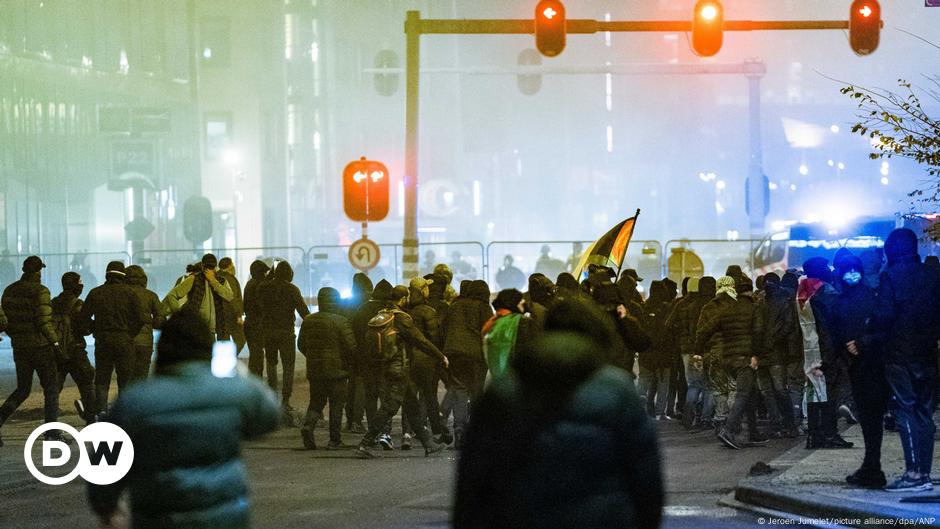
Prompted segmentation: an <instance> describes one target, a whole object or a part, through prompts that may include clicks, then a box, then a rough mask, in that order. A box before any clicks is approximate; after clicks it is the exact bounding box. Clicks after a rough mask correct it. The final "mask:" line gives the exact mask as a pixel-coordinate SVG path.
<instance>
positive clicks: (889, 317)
mask: <svg viewBox="0 0 940 529" xmlns="http://www.w3.org/2000/svg"><path fill="white" fill-rule="evenodd" d="M878 299H879V309H878V314H879V320H880V325H881V326H882V327H883V328H884V329H885V331H886V336H885V344H884V346H885V355H886V361H887V362H888V363H897V364H902V365H903V364H907V363H908V362H911V361H918V362H936V361H937V338H938V332H940V321H938V320H940V306H938V305H940V277H938V274H937V272H936V271H934V270H933V269H931V268H930V267H929V266H927V265H925V264H923V263H921V262H920V259H919V257H918V256H917V255H909V256H901V257H898V258H896V259H894V261H893V262H891V261H889V265H888V268H887V269H886V270H885V271H884V272H882V274H881V279H880V280H879V282H878ZM11 321H12V320H11Z"/></svg>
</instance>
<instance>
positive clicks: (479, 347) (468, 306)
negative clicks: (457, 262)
mask: <svg viewBox="0 0 940 529" xmlns="http://www.w3.org/2000/svg"><path fill="white" fill-rule="evenodd" d="M489 298H490V292H489V289H488V288H487V286H486V283H484V282H483V281H473V282H471V283H470V284H469V285H468V286H467V292H466V294H465V295H463V296H460V297H459V298H457V301H454V303H453V305H451V306H450V308H449V309H448V311H447V315H446V316H445V317H444V322H443V332H444V354H445V355H447V357H448V358H449V357H461V358H469V359H472V360H478V361H480V362H483V361H484V359H483V335H482V334H481V331H482V330H483V326H484V325H485V324H486V322H487V321H488V320H489V319H490V317H491V316H493V309H492V307H490V299H489Z"/></svg>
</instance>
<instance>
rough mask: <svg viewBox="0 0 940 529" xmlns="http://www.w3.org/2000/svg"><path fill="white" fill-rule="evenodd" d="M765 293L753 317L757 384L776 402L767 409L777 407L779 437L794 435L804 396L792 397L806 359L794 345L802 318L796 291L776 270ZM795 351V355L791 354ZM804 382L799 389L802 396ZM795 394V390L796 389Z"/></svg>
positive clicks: (765, 278)
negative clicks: (757, 365) (798, 312)
mask: <svg viewBox="0 0 940 529" xmlns="http://www.w3.org/2000/svg"><path fill="white" fill-rule="evenodd" d="M763 283H764V295H763V296H762V299H760V300H759V301H758V302H757V315H756V318H755V320H754V324H755V329H754V340H755V347H756V348H757V352H758V355H759V357H760V360H761V361H760V364H761V365H760V370H759V372H758V374H759V377H758V385H759V386H760V389H761V394H762V395H764V397H765V399H766V400H767V401H772V402H774V403H775V404H776V405H775V406H768V411H770V410H778V411H779V414H780V421H781V422H780V424H778V425H777V427H778V431H777V432H775V434H776V436H777V437H786V438H794V437H796V436H798V435H799V421H798V419H799V412H798V410H800V409H801V408H802V396H801V397H800V398H799V400H791V389H790V387H789V383H790V380H791V379H792V378H796V379H797V380H800V381H802V379H803V378H804V377H805V375H804V374H803V368H802V364H803V359H802V356H801V355H800V354H799V350H798V349H797V350H796V351H794V349H795V348H793V347H791V344H792V343H793V341H794V339H795V337H796V336H799V335H800V326H799V318H798V316H797V312H796V303H795V302H794V300H795V297H796V292H795V291H793V290H790V289H788V288H786V287H784V286H783V285H782V284H781V281H780V276H778V275H777V274H774V273H770V274H767V275H766V276H764V281H763ZM793 352H796V353H797V354H796V355H793V354H791V353H793ZM802 387H803V386H802V384H799V392H800V395H802ZM794 393H795V391H794Z"/></svg>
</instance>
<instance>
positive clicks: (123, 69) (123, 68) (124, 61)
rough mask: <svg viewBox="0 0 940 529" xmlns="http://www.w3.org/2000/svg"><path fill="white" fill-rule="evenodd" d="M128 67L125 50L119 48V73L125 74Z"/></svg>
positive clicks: (128, 69) (129, 67)
mask: <svg viewBox="0 0 940 529" xmlns="http://www.w3.org/2000/svg"><path fill="white" fill-rule="evenodd" d="M130 69H131V66H130V63H128V62H127V51H125V50H121V73H125V74H126V73H127V72H128V71H130Z"/></svg>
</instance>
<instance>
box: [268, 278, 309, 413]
mask: <svg viewBox="0 0 940 529" xmlns="http://www.w3.org/2000/svg"><path fill="white" fill-rule="evenodd" d="M293 279H294V269H293V268H291V266H290V263H288V262H287V261H281V262H279V263H278V264H277V266H276V267H275V268H274V277H273V278H271V279H269V280H268V281H266V282H265V283H263V284H262V285H261V287H260V289H259V295H260V297H261V309H262V318H263V321H264V354H265V363H266V364H267V369H268V386H269V387H270V388H271V389H272V390H274V391H277V361H278V357H280V359H281V363H282V364H283V375H284V376H283V384H282V386H281V411H282V413H283V415H284V419H285V421H286V422H287V423H288V424H292V422H293V419H292V417H293V411H294V410H293V408H291V405H290V397H291V395H292V394H293V392H294V361H295V360H296V357H297V349H296V343H297V335H296V334H295V331H294V322H295V321H296V316H295V315H294V313H295V312H296V313H297V314H298V315H299V316H300V318H301V319H303V318H306V317H307V315H308V314H310V309H308V308H307V302H305V301H304V298H303V296H301V295H300V289H299V288H297V286H296V285H294V284H293V283H291V281H292V280H293Z"/></svg>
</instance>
